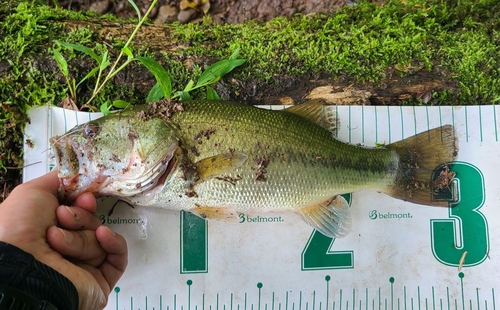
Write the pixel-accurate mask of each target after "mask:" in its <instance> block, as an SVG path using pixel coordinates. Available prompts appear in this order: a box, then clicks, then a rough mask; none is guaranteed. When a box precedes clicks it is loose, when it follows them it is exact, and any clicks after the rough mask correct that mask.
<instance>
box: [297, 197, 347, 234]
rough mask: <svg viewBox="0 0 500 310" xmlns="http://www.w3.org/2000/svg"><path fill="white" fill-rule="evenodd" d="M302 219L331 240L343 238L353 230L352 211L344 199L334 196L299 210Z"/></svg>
mask: <svg viewBox="0 0 500 310" xmlns="http://www.w3.org/2000/svg"><path fill="white" fill-rule="evenodd" d="M299 214H300V215H301V217H302V219H303V220H304V221H305V222H306V223H308V224H309V225H311V226H312V227H314V228H315V229H316V230H317V231H319V232H320V233H322V234H323V235H325V236H327V237H330V238H341V237H344V236H345V235H347V234H348V233H349V232H350V230H351V210H350V209H349V204H348V202H347V200H345V198H344V197H342V196H340V195H336V196H333V197H332V198H331V199H328V200H327V201H325V202H322V203H318V204H314V205H310V206H307V207H304V208H302V209H300V210H299Z"/></svg>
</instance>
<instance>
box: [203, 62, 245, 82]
mask: <svg viewBox="0 0 500 310" xmlns="http://www.w3.org/2000/svg"><path fill="white" fill-rule="evenodd" d="M245 61H246V60H245V59H224V60H220V61H218V62H216V63H214V64H213V65H211V66H210V67H208V68H207V70H205V72H203V73H202V74H201V76H200V78H199V79H198V82H197V83H196V86H195V88H197V87H201V86H205V85H208V84H212V83H215V82H217V81H218V80H219V79H220V78H221V76H223V75H226V74H228V73H229V72H231V71H232V70H233V69H234V68H236V67H238V66H241V65H242V64H243V63H244V62H245Z"/></svg>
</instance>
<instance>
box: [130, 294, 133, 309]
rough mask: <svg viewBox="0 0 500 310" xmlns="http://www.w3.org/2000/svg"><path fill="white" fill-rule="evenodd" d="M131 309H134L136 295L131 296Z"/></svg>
mask: <svg viewBox="0 0 500 310" xmlns="http://www.w3.org/2000/svg"><path fill="white" fill-rule="evenodd" d="M130 310H134V297H133V296H130Z"/></svg>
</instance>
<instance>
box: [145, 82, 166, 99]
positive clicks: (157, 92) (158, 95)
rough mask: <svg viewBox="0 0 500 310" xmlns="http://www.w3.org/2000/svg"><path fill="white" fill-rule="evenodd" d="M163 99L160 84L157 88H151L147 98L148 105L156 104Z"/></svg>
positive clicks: (156, 85)
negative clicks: (150, 103)
mask: <svg viewBox="0 0 500 310" xmlns="http://www.w3.org/2000/svg"><path fill="white" fill-rule="evenodd" d="M162 98H163V90H161V87H160V84H158V83H156V84H155V86H153V87H151V89H150V90H149V93H148V96H147V98H146V103H149V102H156V101H158V100H160V99H162Z"/></svg>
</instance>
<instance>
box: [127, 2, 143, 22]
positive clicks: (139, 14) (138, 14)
mask: <svg viewBox="0 0 500 310" xmlns="http://www.w3.org/2000/svg"><path fill="white" fill-rule="evenodd" d="M128 3H130V4H131V5H132V7H133V8H134V9H135V12H136V13H137V18H138V19H141V11H140V10H139V8H138V7H137V5H136V4H135V2H134V1H133V0H128Z"/></svg>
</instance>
